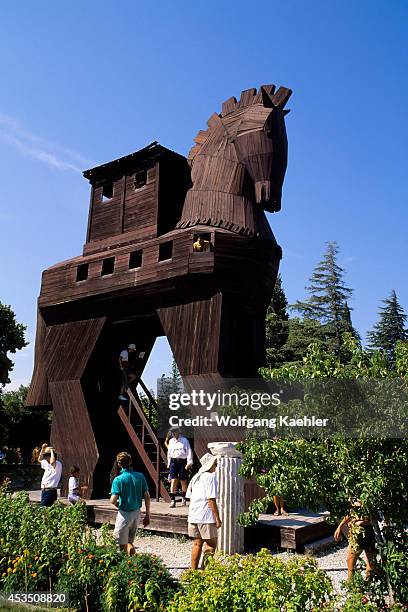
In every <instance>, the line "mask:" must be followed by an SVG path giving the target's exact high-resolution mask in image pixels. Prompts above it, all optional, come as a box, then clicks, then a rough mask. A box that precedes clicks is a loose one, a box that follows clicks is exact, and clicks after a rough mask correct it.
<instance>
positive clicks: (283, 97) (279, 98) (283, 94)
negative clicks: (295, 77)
mask: <svg viewBox="0 0 408 612" xmlns="http://www.w3.org/2000/svg"><path fill="white" fill-rule="evenodd" d="M291 95H292V90H291V89H288V88H287V87H279V89H278V91H277V92H276V94H275V95H274V96H273V97H272V103H273V105H274V106H279V107H280V108H284V106H285V104H286V102H287V101H288V100H289V98H290V96H291Z"/></svg>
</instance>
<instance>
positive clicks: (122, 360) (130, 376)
mask: <svg viewBox="0 0 408 612" xmlns="http://www.w3.org/2000/svg"><path fill="white" fill-rule="evenodd" d="M132 353H136V344H129V345H128V347H127V349H124V350H123V351H121V353H120V355H119V368H120V373H121V379H122V386H121V388H120V394H119V399H120V400H121V401H122V402H125V401H126V400H127V399H128V398H127V397H126V395H125V393H126V391H127V389H128V387H129V385H130V383H132V382H133V381H134V380H136V374H135V373H134V372H132V369H131V368H130V367H129V355H130V354H132Z"/></svg>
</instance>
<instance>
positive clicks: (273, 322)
mask: <svg viewBox="0 0 408 612" xmlns="http://www.w3.org/2000/svg"><path fill="white" fill-rule="evenodd" d="M287 305H288V301H287V299H286V296H285V292H284V290H283V287H282V279H281V276H280V274H279V275H278V277H277V279H276V283H275V288H274V291H273V295H272V299H271V303H270V304H269V307H268V310H267V312H266V319H265V330H266V362H267V364H268V367H270V368H276V367H278V366H279V365H281V364H282V363H284V362H285V361H289V360H290V357H291V356H290V355H288V353H287V351H285V349H284V347H285V344H286V342H287V340H288V336H289V323H288V319H289V315H288V313H287V310H286V307H287Z"/></svg>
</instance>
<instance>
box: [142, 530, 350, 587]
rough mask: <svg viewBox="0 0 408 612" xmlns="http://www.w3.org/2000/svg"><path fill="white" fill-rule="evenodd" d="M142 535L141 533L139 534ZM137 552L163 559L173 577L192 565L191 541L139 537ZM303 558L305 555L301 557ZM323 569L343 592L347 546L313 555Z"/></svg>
mask: <svg viewBox="0 0 408 612" xmlns="http://www.w3.org/2000/svg"><path fill="white" fill-rule="evenodd" d="M139 534H140V532H139ZM135 546H136V551H137V552H144V553H151V554H154V555H158V556H159V557H161V558H162V559H163V561H164V563H165V565H166V566H167V567H168V568H169V569H170V571H171V573H172V575H173V576H175V577H177V578H179V577H180V575H181V574H182V573H183V571H184V570H186V569H187V568H188V567H189V565H190V554H191V540H188V539H187V538H183V537H180V536H177V537H167V536H158V535H147V534H146V535H143V536H140V535H138V536H137V537H136V541H135ZM275 554H276V555H278V556H279V557H280V558H283V559H290V558H293V555H296V554H298V553H291V552H276V553H275ZM300 556H303V555H300ZM313 556H314V557H315V559H316V560H317V564H318V566H319V567H320V568H321V569H324V570H325V571H327V573H328V575H329V577H330V578H331V580H332V582H333V586H334V588H335V590H336V592H340V591H341V583H342V582H343V580H345V579H346V577H347V563H346V558H347V545H346V544H342V545H340V546H336V547H335V548H331V549H330V550H326V551H322V552H319V553H316V554H315V555H313Z"/></svg>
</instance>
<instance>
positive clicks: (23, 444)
mask: <svg viewBox="0 0 408 612" xmlns="http://www.w3.org/2000/svg"><path fill="white" fill-rule="evenodd" d="M27 393H28V387H25V386H23V385H20V387H19V388H18V389H16V390H14V391H7V392H5V393H2V395H1V404H0V447H1V446H7V447H9V448H10V449H16V448H20V449H21V453H22V456H23V459H24V460H25V462H28V461H29V457H30V456H31V451H32V450H33V448H34V447H35V446H39V445H41V443H42V442H43V441H44V440H47V439H49V436H50V425H51V415H52V411H51V410H45V409H44V408H43V407H38V408H26V406H25V400H26V397H27Z"/></svg>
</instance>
